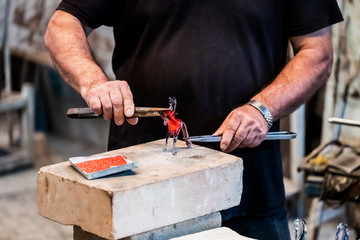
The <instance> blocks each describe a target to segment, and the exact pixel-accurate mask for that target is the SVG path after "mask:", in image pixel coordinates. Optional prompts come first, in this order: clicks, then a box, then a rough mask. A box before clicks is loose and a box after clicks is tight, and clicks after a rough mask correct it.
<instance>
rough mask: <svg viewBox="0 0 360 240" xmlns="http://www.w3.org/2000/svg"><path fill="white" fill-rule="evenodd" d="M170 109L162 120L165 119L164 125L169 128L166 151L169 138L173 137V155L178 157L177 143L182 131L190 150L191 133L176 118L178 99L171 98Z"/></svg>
mask: <svg viewBox="0 0 360 240" xmlns="http://www.w3.org/2000/svg"><path fill="white" fill-rule="evenodd" d="M169 108H170V110H168V111H165V112H163V113H162V114H161V117H162V119H164V125H165V126H166V125H167V126H168V131H167V134H166V140H165V147H164V148H163V150H164V151H167V150H168V149H167V146H168V140H169V137H173V154H174V155H176V153H177V150H176V141H177V138H178V136H179V133H180V131H181V130H182V134H183V139H184V141H185V142H186V146H187V147H188V148H190V147H191V141H190V140H189V133H188V131H187V128H186V125H185V123H184V122H183V121H182V120H181V119H178V118H175V114H176V113H175V110H176V98H175V97H169Z"/></svg>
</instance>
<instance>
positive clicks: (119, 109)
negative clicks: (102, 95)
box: [109, 88, 124, 125]
mask: <svg viewBox="0 0 360 240" xmlns="http://www.w3.org/2000/svg"><path fill="white" fill-rule="evenodd" d="M109 91H110V100H111V102H112V108H113V118H114V122H115V124H116V125H122V124H123V123H124V106H123V99H122V95H121V93H120V91H119V90H118V89H116V88H115V89H114V88H110V90H109Z"/></svg>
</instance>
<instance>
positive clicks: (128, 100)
mask: <svg viewBox="0 0 360 240" xmlns="http://www.w3.org/2000/svg"><path fill="white" fill-rule="evenodd" d="M120 92H121V94H122V98H123V104H124V112H125V116H126V117H131V116H132V115H134V108H135V105H134V100H133V95H132V93H131V90H130V87H129V85H128V83H127V82H126V81H120Z"/></svg>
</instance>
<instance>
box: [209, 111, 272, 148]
mask: <svg viewBox="0 0 360 240" xmlns="http://www.w3.org/2000/svg"><path fill="white" fill-rule="evenodd" d="M268 130H269V127H268V123H267V121H266V120H265V118H264V117H263V115H262V114H261V113H260V112H259V111H258V110H257V109H255V108H254V107H252V106H249V105H243V106H241V107H238V108H236V109H235V110H233V111H232V112H231V113H230V114H229V115H228V116H227V118H226V119H225V121H224V122H223V123H222V124H221V126H220V127H219V128H218V130H216V132H215V133H214V135H222V139H221V143H220V148H221V150H222V151H224V152H231V151H233V150H234V149H235V148H243V147H256V146H258V145H259V144H260V143H261V142H262V141H263V140H264V139H265V137H266V134H267V132H268Z"/></svg>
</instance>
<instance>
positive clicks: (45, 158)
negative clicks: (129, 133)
mask: <svg viewBox="0 0 360 240" xmlns="http://www.w3.org/2000/svg"><path fill="white" fill-rule="evenodd" d="M59 2H60V1H59V0H0V240H12V239H14V240H15V239H22V240H26V239H29V240H30V239H31V240H33V239H38V240H41V239H53V240H57V239H59V240H60V239H62V240H64V239H72V227H70V226H62V225H60V224H57V223H54V222H52V221H50V220H47V219H44V218H43V217H41V216H39V215H38V214H37V209H36V175H37V171H38V170H39V168H41V167H42V166H45V165H50V164H54V163H58V162H62V161H67V159H68V158H69V157H71V156H80V155H91V154H95V153H100V152H104V151H105V150H106V145H107V132H108V123H107V122H106V121H104V120H102V119H95V120H81V121H78V120H71V119H68V118H67V117H66V111H67V109H68V108H72V107H84V106H86V103H85V102H84V101H83V100H82V98H81V96H80V95H79V94H78V93H77V92H75V91H74V90H73V89H72V88H70V87H69V86H68V85H67V84H66V83H65V82H64V81H63V80H62V79H61V77H60V75H59V74H58V73H57V71H56V70H55V69H54V67H53V65H52V62H51V59H50V57H49V55H48V53H47V51H46V49H45V47H44V44H43V38H44V33H45V30H46V27H47V23H48V21H49V19H50V17H51V15H52V14H53V12H54V10H55V8H56V6H57V4H58V3H59ZM338 3H339V5H340V7H341V9H342V12H343V15H344V19H345V21H344V22H342V23H341V24H337V25H335V27H334V29H333V44H334V67H333V73H332V75H331V77H330V79H329V81H328V82H327V84H326V86H324V87H323V88H322V89H320V90H319V91H318V92H317V93H316V95H315V96H314V97H313V98H312V99H311V100H310V101H309V102H308V103H307V104H306V105H304V106H302V107H301V108H300V109H299V110H298V111H296V112H295V113H293V114H292V115H291V116H290V117H289V118H286V119H283V120H282V123H281V124H282V129H284V130H287V129H290V130H291V131H294V132H296V133H297V134H298V137H297V139H296V140H292V141H284V142H282V152H283V166H284V176H285V179H284V181H285V183H286V191H287V199H288V210H289V213H290V219H291V220H292V221H293V220H294V219H295V218H297V217H302V218H304V219H306V221H307V224H308V231H309V236H308V239H334V238H335V232H336V226H337V225H338V224H339V223H340V222H343V223H347V224H348V225H349V226H350V229H351V231H350V233H351V237H350V239H355V238H356V233H355V229H356V228H357V225H360V216H359V215H360V208H359V210H358V209H357V204H356V203H357V200H358V198H357V196H353V199H350V198H349V197H348V196H345V194H343V195H341V197H338V196H336V197H335V198H336V199H335V201H327V200H326V199H324V198H319V197H321V192H317V191H321V190H322V186H323V183H324V181H325V180H328V178H327V177H325V172H324V171H323V172H321V171H319V172H316V171H315V172H314V171H313V170H314V169H312V167H313V165H307V163H309V162H304V159H305V156H310V158H311V157H313V158H316V157H317V156H318V152H319V151H322V150H323V149H324V146H325V148H326V146H329V145H334V144H335V145H336V146H335V147H338V146H345V145H348V146H351V149H352V151H354V152H355V155H354V156H355V158H357V159H356V160H358V162H360V160H359V154H358V153H359V151H360V127H357V126H347V125H338V124H333V123H329V121H328V119H329V118H330V117H339V118H342V119H351V120H358V121H360V43H359V39H360V1H356V0H355V1H354V0H339V1H338ZM89 41H90V45H91V46H93V49H94V55H95V57H96V60H97V61H98V62H99V64H100V65H101V66H102V67H103V69H104V71H105V72H106V73H107V74H108V75H109V76H110V78H114V75H113V73H112V70H111V52H112V49H113V40H112V30H111V28H108V27H101V28H99V29H97V30H96V31H94V32H93V33H92V34H91V35H90V38H89ZM289 52H291V51H289ZM290 55H291V54H289V56H290ZM164 131H165V130H164ZM164 134H165V132H164ZM164 136H165V135H164ZM331 147H332V146H330V148H329V147H328V148H326V151H330V152H331V153H333V152H332V151H334V150H333V148H331ZM329 149H330V150H329ZM314 151H315V155H313V156H311V155H309V154H310V153H313V154H314ZM316 151H318V152H316ZM317 160H319V159H317ZM314 162H315V161H314ZM355 162H356V161H355ZM315 164H316V162H315ZM321 164H322V163H321ZM321 164H320V165H321ZM299 166H300V168H299ZM322 166H323V165H322ZM359 166H360V164H359ZM315 170H316V169H315ZM338 170H339V169H338ZM351 171H354V172H356V167H353V168H352V169H351ZM314 173H315V174H314ZM317 173H318V174H317ZM341 173H342V172H341V170H340V175H341ZM351 173H353V172H351ZM335 174H336V172H335ZM345 175H346V174H345ZM341 176H343V175H341ZM351 177H353V178H351ZM350 179H351V181H352V182H351V184H353V183H354V182H355V183H356V181H358V179H359V177H357V175H356V174H355V175H351V176H350ZM345 180H346V181H347V182H348V181H349V178H345ZM345 180H344V181H345ZM317 186H320V187H319V188H317ZM352 192H353V191H352ZM357 193H358V194H359V195H360V190H359V189H358V192H357ZM332 200H333V199H332ZM358 212H359V213H358ZM356 219H357V220H356ZM289 226H290V227H292V223H291V222H289Z"/></svg>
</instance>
